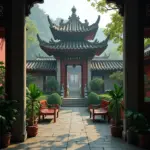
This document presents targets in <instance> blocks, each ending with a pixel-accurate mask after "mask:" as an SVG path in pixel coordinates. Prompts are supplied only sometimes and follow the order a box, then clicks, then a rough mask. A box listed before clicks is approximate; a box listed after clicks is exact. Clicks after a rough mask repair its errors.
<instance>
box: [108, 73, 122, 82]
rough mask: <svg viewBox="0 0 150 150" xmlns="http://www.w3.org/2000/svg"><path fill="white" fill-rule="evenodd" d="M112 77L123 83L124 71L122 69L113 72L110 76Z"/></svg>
mask: <svg viewBox="0 0 150 150" xmlns="http://www.w3.org/2000/svg"><path fill="white" fill-rule="evenodd" d="M109 78H110V79H112V80H116V81H117V82H118V83H119V84H121V85H122V84H123V72H122V71H116V72H113V73H112V74H111V75H110V76H109Z"/></svg>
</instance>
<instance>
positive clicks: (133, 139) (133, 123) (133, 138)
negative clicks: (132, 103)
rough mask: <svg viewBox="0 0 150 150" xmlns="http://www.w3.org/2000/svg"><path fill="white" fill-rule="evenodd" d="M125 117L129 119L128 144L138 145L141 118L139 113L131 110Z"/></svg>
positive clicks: (126, 112)
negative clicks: (139, 120) (139, 119)
mask: <svg viewBox="0 0 150 150" xmlns="http://www.w3.org/2000/svg"><path fill="white" fill-rule="evenodd" d="M125 116H126V119H127V127H128V129H127V142H128V143H129V144H134V145H137V144H138V124H139V122H138V118H139V117H140V116H139V114H138V112H133V111H130V110H127V111H125Z"/></svg>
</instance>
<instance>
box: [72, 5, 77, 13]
mask: <svg viewBox="0 0 150 150" xmlns="http://www.w3.org/2000/svg"><path fill="white" fill-rule="evenodd" d="M76 10H77V9H76V8H75V6H73V7H72V9H71V11H72V14H76Z"/></svg>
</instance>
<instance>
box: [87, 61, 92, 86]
mask: <svg viewBox="0 0 150 150" xmlns="http://www.w3.org/2000/svg"><path fill="white" fill-rule="evenodd" d="M87 67H88V68H87V69H88V83H87V87H88V88H90V86H89V83H90V81H91V78H92V77H91V60H88V64H87Z"/></svg>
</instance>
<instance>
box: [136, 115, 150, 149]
mask: <svg viewBox="0 0 150 150" xmlns="http://www.w3.org/2000/svg"><path fill="white" fill-rule="evenodd" d="M136 120H137V123H136V128H137V130H138V140H139V142H138V143H139V144H138V145H139V146H140V147H142V148H146V149H150V126H149V124H148V121H147V119H146V118H145V116H144V115H142V114H141V113H138V115H137V117H136Z"/></svg>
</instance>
